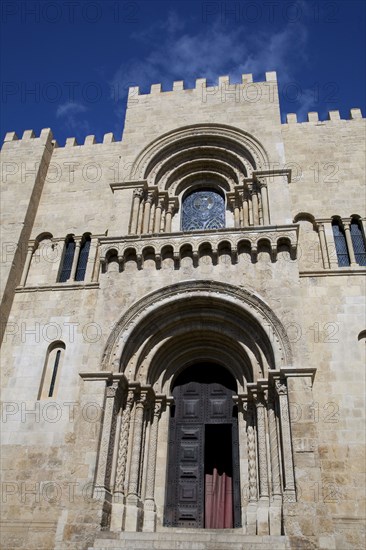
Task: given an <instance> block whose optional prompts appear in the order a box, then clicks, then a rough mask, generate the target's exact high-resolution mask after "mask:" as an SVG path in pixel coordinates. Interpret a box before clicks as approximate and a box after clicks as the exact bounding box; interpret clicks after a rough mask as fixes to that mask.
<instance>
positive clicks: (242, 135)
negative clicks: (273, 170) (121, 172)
mask: <svg viewBox="0 0 366 550" xmlns="http://www.w3.org/2000/svg"><path fill="white" fill-rule="evenodd" d="M207 143H209V144H210V145H212V147H215V146H216V147H219V148H220V149H224V150H225V149H226V150H229V151H232V152H233V153H234V154H237V155H239V158H240V159H247V162H249V164H250V165H251V166H252V168H253V169H254V170H265V169H267V168H268V165H269V159H268V155H267V153H266V151H265V150H264V148H263V147H262V145H261V144H260V143H259V142H258V141H257V140H256V139H255V138H254V137H253V136H251V135H250V134H248V133H246V132H243V131H242V130H239V129H237V128H233V127H232V126H225V125H217V124H205V125H193V126H188V127H185V128H182V129H179V130H175V131H173V132H169V133H167V134H164V135H163V136H161V137H159V138H158V139H157V140H155V141H154V142H153V143H151V144H150V145H148V146H147V147H146V148H145V149H144V150H143V151H142V153H140V155H139V156H138V157H137V159H136V161H135V162H134V164H133V166H132V168H131V174H130V179H131V180H145V179H147V178H148V176H149V174H150V173H151V172H153V171H155V173H157V170H158V169H157V167H158V166H161V164H162V163H163V162H164V160H165V159H166V158H169V157H170V156H172V155H173V154H176V152H177V151H178V150H179V149H182V150H186V149H187V148H188V147H195V146H196V147H199V146H202V145H203V144H207Z"/></svg>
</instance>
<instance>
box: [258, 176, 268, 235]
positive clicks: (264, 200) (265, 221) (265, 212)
mask: <svg viewBox="0 0 366 550" xmlns="http://www.w3.org/2000/svg"><path fill="white" fill-rule="evenodd" d="M259 187H260V190H261V199H262V216H263V225H269V208H268V191H267V184H266V182H264V181H263V180H260V181H259Z"/></svg>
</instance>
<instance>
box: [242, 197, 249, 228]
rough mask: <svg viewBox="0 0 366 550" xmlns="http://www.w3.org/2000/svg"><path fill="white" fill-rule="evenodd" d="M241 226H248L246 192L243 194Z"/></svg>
mask: <svg viewBox="0 0 366 550" xmlns="http://www.w3.org/2000/svg"><path fill="white" fill-rule="evenodd" d="M243 226H244V227H248V226H249V204H248V192H247V191H245V192H244V202H243Z"/></svg>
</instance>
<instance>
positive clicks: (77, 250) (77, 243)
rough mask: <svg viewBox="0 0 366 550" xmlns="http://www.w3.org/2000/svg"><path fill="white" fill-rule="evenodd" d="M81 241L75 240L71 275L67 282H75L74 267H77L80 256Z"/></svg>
mask: <svg viewBox="0 0 366 550" xmlns="http://www.w3.org/2000/svg"><path fill="white" fill-rule="evenodd" d="M80 247H81V239H75V252H74V257H73V260H72V266H71V273H70V277H69V279H68V280H69V281H75V273H76V267H77V265H78V260H79V255H80Z"/></svg>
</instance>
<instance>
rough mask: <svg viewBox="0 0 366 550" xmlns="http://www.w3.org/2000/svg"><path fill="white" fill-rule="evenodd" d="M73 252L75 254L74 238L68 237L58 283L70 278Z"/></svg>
mask: <svg viewBox="0 0 366 550" xmlns="http://www.w3.org/2000/svg"><path fill="white" fill-rule="evenodd" d="M74 254H75V241H74V239H72V238H70V239H69V240H68V241H67V242H66V250H65V255H64V259H63V263H62V269H61V272H60V276H59V282H60V283H65V282H66V281H67V280H68V279H69V278H70V275H71V268H72V261H73V259H74Z"/></svg>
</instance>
